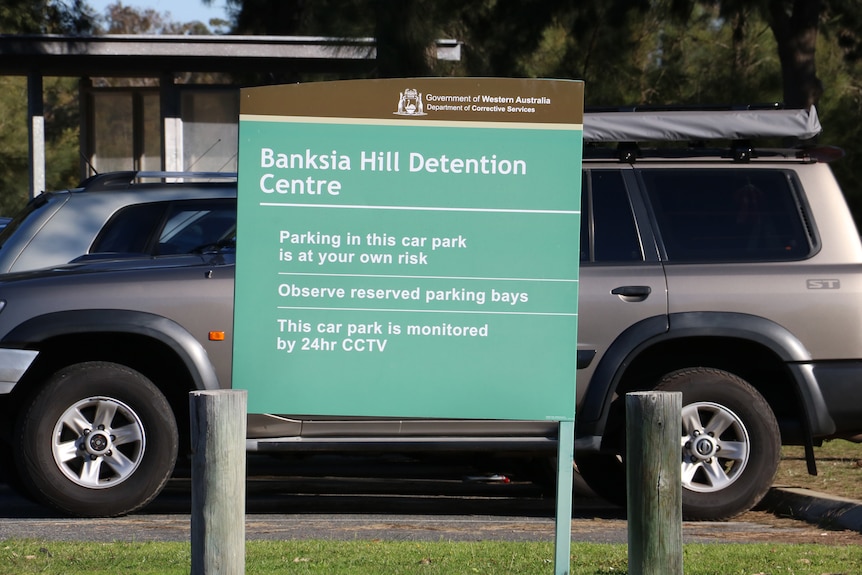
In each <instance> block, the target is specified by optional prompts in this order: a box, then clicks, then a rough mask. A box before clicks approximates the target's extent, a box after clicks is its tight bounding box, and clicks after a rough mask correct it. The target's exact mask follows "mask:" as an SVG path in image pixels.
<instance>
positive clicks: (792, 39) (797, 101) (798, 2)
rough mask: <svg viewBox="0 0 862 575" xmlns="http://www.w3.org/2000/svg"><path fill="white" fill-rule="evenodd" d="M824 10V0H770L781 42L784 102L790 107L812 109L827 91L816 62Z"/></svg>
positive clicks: (772, 20) (777, 38)
mask: <svg viewBox="0 0 862 575" xmlns="http://www.w3.org/2000/svg"><path fill="white" fill-rule="evenodd" d="M788 8H789V9H790V11H789V12H788ZM820 11H821V0H770V1H769V17H770V18H769V19H770V22H769V25H770V28H772V33H773V35H774V36H775V41H776V42H777V43H778V57H779V59H780V61H781V78H782V85H783V90H784V103H785V105H786V106H787V107H789V108H803V109H808V108H810V107H811V106H812V105H814V104H816V103H817V102H818V100H820V96H821V94H822V93H823V85H822V84H821V83H820V79H819V78H817V67H816V61H815V48H816V45H817V25H818V23H819V19H820Z"/></svg>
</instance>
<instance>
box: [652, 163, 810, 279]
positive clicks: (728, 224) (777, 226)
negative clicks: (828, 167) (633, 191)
mask: <svg viewBox="0 0 862 575" xmlns="http://www.w3.org/2000/svg"><path fill="white" fill-rule="evenodd" d="M639 176H640V178H641V181H642V182H643V184H644V187H645V189H646V193H647V197H648V199H649V203H650V205H651V207H652V210H653V212H654V214H655V219H656V221H657V223H658V228H659V234H660V236H661V240H662V242H663V244H664V249H665V252H666V256H667V259H668V261H671V262H749V261H750V262H764V261H783V260H795V259H801V258H804V257H807V256H808V255H809V254H810V253H811V251H812V246H813V240H812V237H811V234H810V230H809V229H808V227H807V226H806V221H808V219H807V217H806V211H805V206H804V205H803V202H802V201H801V199H800V195H799V194H798V193H797V191H796V188H795V186H794V185H793V181H794V180H793V177H792V174H791V173H789V172H787V171H784V170H762V169H737V170H726V169H722V170H710V169H679V168H675V169H673V170H664V169H654V170H653V169H649V170H639Z"/></svg>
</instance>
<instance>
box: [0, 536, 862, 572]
mask: <svg viewBox="0 0 862 575" xmlns="http://www.w3.org/2000/svg"><path fill="white" fill-rule="evenodd" d="M553 557H554V547H553V544H551V543H510V542H491V541H482V542H473V543H464V542H457V543H454V542H442V541H441V542H435V543H427V542H406V541H401V542H383V541H349V542H344V541H249V542H248V543H247V546H246V573H247V574H249V575H254V574H269V573H280V574H281V573H284V574H298V575H305V574H325V575H377V574H380V575H400V574H404V575H412V574H421V575H470V574H488V575H491V574H506V575H519V574H524V575H532V574H536V575H539V574H548V573H553V572H554V564H553ZM683 562H684V567H685V573H686V575H715V574H718V573H720V574H722V575H737V574H738V575H758V574H763V575H765V574H770V575H771V574H779V573H781V574H788V575H824V574H830V575H833V574H834V575H838V574H844V573H851V572H858V568H859V566H860V565H862V547H859V546H851V545H848V546H843V547H842V546H838V547H836V546H826V545H789V544H766V543H757V544H745V545H740V544H688V545H686V546H685V548H684V558H683ZM190 563H191V560H190V546H189V544H187V543H108V544H102V543H69V542H50V543H48V542H44V541H43V542H40V541H20V540H15V541H2V542H0V575H13V574H14V575H27V574H29V573H40V574H48V575H51V574H58V575H59V574H63V575H84V574H87V575H106V574H112V575H113V574H118V573H123V574H126V573H128V574H139V575H147V574H153V575H156V574H158V575H172V574H186V573H188V572H189V568H190ZM848 567H849V568H850V569H851V570H848ZM626 573H627V556H626V547H625V546H624V545H615V544H599V543H576V544H573V545H572V557H571V574H572V575H611V574H613V575H625V574H626Z"/></svg>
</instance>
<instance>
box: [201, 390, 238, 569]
mask: <svg viewBox="0 0 862 575" xmlns="http://www.w3.org/2000/svg"><path fill="white" fill-rule="evenodd" d="M247 397H248V394H247V392H246V391H244V390H230V389H224V390H215V391H193V392H192V393H191V394H190V396H189V410H190V415H191V433H192V438H191V439H192V445H191V447H192V513H191V523H192V524H191V554H192V566H191V573H192V575H216V574H219V575H242V574H243V573H245V482H246V456H245V434H246V405H247Z"/></svg>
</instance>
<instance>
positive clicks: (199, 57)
mask: <svg viewBox="0 0 862 575" xmlns="http://www.w3.org/2000/svg"><path fill="white" fill-rule="evenodd" d="M460 56H461V53H460V43H458V42H457V41H455V40H438V41H437V58H438V59H441V60H459V59H460ZM376 57H377V50H376V42H375V40H374V39H373V38H353V39H351V38H347V39H345V38H322V37H304V36H302V37H300V36H217V35H213V36H140V35H106V36H92V37H79V36H60V35H3V34H0V74H6V75H21V76H27V78H28V85H27V91H28V122H29V123H28V125H29V130H30V133H29V139H30V166H31V167H30V195H31V196H33V195H36V194H38V193H40V192H42V191H43V190H44V189H45V141H44V133H45V128H44V112H43V103H42V78H44V77H45V76H73V77H75V76H77V77H81V78H91V77H153V78H158V79H159V86H158V89H157V90H158V92H157V94H153V95H152V96H151V97H150V96H147V95H146V94H143V95H142V96H140V97H138V96H136V98H137V100H135V99H134V98H133V99H132V101H131V104H130V110H131V111H130V114H129V115H130V117H129V118H128V121H129V122H130V123H131V124H132V127H133V128H134V127H135V126H139V127H141V126H143V127H144V128H142V129H145V127H146V123H147V121H148V118H147V116H146V113H147V112H146V110H147V107H148V106H149V108H150V109H154V106H155V105H157V107H158V110H159V112H158V122H159V124H158V129H159V131H160V136H161V137H160V138H159V139H158V144H159V146H158V148H157V149H158V150H159V158H158V162H155V160H154V158H153V157H152V156H153V154H152V153H150V154H149V156H150V157H149V159H150V160H152V161H150V162H147V161H143V162H142V163H141V165H140V166H138V167H141V168H145V169H164V170H168V171H178V170H184V169H187V168H188V166H185V165H184V160H185V158H184V155H185V154H184V151H183V150H184V144H185V142H184V138H183V126H182V117H181V111H182V110H181V108H182V104H181V99H182V97H183V90H181V89H180V87H178V86H177V85H176V83H175V81H174V76H175V75H176V74H177V73H181V72H221V73H228V74H230V73H234V74H243V75H246V76H247V75H249V74H257V75H260V77H261V78H262V82H261V83H267V82H268V81H271V79H272V78H288V77H296V75H297V74H299V73H303V72H315V73H332V74H342V75H345V76H350V75H360V74H367V73H369V72H370V71H371V70H372V69H373V66H374V62H375V59H376ZM233 89H235V87H234V88H233ZM83 90H84V91H86V90H87V83H86V82H84V83H83ZM187 93H188V91H186V94H187ZM154 99H155V100H156V101H155V104H153V102H152V100H154ZM83 100H84V103H82V106H84V104H86V97H84V98H83ZM82 111H83V112H84V113H83V114H82V124H83V123H84V122H86V121H87V118H90V120H91V121H94V119H93V118H94V117H93V115H92V114H89V113H88V110H87V109H86V107H85V106H84V107H83V108H82ZM91 137H92V127H91V126H88V125H85V124H84V125H82V138H81V151H82V155H84V156H87V155H89V154H91V153H92V150H91V149H88V145H91V144H92V140H88V138H91ZM210 137H211V134H210V133H209V132H207V133H206V134H204V135H203V136H202V138H204V139H208V138H210ZM142 138H143V137H142ZM210 144H211V143H210ZM131 149H132V150H133V151H132V152H131V153H133V154H141V155H142V156H146V155H147V150H146V146H145V145H143V144H141V143H140V142H138V143H135V144H132V145H131ZM136 157H138V156H136ZM156 163H158V164H161V165H154V164H156ZM195 168H199V166H195ZM81 171H82V178H83V177H86V176H87V175H89V170H88V168H87V164H86V162H84V161H82V168H81Z"/></svg>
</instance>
